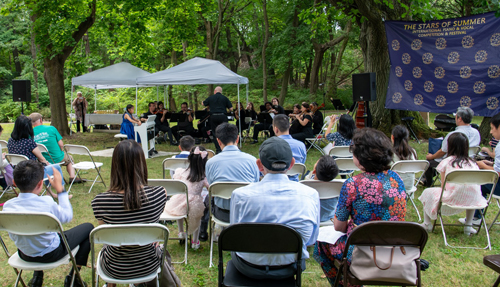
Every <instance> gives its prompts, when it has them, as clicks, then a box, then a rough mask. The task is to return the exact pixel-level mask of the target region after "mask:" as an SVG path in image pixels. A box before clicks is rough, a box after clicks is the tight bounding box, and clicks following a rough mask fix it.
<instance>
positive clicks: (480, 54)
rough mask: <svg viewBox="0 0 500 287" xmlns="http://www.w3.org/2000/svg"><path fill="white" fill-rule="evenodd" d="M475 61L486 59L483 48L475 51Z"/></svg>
mask: <svg viewBox="0 0 500 287" xmlns="http://www.w3.org/2000/svg"><path fill="white" fill-rule="evenodd" d="M474 58H475V59H476V62H477V63H484V62H486V59H488V53H486V51H485V50H480V51H477V53H476V56H475V57H474Z"/></svg>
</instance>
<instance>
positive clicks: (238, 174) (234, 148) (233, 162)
mask: <svg viewBox="0 0 500 287" xmlns="http://www.w3.org/2000/svg"><path fill="white" fill-rule="evenodd" d="M216 135H217V141H218V142H219V145H220V147H221V149H222V152H220V153H219V154H217V155H215V156H214V157H212V158H211V159H209V160H208V162H207V166H206V170H205V172H206V175H207V180H208V184H212V183H214V182H258V181H259V175H260V173H259V168H258V167H257V163H256V158H255V157H254V156H252V155H250V154H248V153H244V152H242V151H241V150H240V149H239V148H238V141H239V136H238V128H237V127H236V126H235V125H232V124H229V123H222V124H221V125H219V126H218V127H217V133H216ZM208 206H209V202H208V196H207V197H206V198H205V213H204V215H203V220H202V225H201V229H200V240H201V241H205V240H206V239H207V238H208V234H207V227H208V219H209V218H208V216H209V212H208ZM230 207H231V201H230V200H229V199H221V198H215V199H214V202H212V214H213V215H214V216H215V217H216V218H218V219H219V220H222V221H225V222H229V215H230V213H229V209H230Z"/></svg>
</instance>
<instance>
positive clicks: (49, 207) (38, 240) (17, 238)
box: [3, 192, 73, 257]
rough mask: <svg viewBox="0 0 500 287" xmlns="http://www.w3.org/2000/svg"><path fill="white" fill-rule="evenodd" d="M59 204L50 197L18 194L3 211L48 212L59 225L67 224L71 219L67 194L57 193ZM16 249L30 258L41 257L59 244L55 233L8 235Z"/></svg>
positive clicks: (71, 213)
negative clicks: (57, 220) (55, 218)
mask: <svg viewBox="0 0 500 287" xmlns="http://www.w3.org/2000/svg"><path fill="white" fill-rule="evenodd" d="M57 199H58V201H59V204H57V203H56V202H55V201H54V200H53V199H52V197H50V196H48V195H46V196H38V195H36V194H34V193H19V196H18V197H15V198H12V199H10V200H8V201H7V202H6V203H5V205H4V206H3V211H32V212H49V213H52V214H53V215H55V217H57V219H59V221H60V222H61V223H63V224H64V223H68V222H70V221H71V219H73V209H72V208H71V204H70V203H69V199H68V193H67V192H63V193H59V194H58V196H57ZM9 236H10V238H11V239H12V240H13V241H14V243H15V244H16V247H17V248H18V249H19V250H21V251H22V252H23V253H24V254H26V255H28V256H30V257H38V256H43V255H45V254H47V253H49V252H51V251H54V249H56V248H57V247H59V244H60V241H61V240H60V238H59V235H58V234H57V232H47V233H44V234H40V235H16V234H12V233H9Z"/></svg>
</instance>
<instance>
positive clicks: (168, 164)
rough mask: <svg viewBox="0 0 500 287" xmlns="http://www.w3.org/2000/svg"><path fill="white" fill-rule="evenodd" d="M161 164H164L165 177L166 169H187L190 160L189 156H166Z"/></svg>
mask: <svg viewBox="0 0 500 287" xmlns="http://www.w3.org/2000/svg"><path fill="white" fill-rule="evenodd" d="M161 165H162V166H163V178H166V177H165V176H166V174H165V170H170V171H174V170H176V169H178V168H184V169H186V168H188V167H189V161H188V160H187V158H166V159H164V160H163V162H162V164H161Z"/></svg>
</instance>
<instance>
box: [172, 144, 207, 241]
mask: <svg viewBox="0 0 500 287" xmlns="http://www.w3.org/2000/svg"><path fill="white" fill-rule="evenodd" d="M207 155H208V152H207V150H206V149H205V148H204V147H202V146H195V147H193V148H192V149H191V153H190V154H189V156H188V161H189V167H188V168H187V169H183V168H178V169H176V170H175V174H174V179H179V180H182V181H184V182H185V183H186V185H187V186H188V200H189V213H188V217H189V230H188V234H192V235H193V241H192V242H191V248H193V249H195V250H196V249H198V248H200V241H199V240H198V238H199V234H200V224H201V217H202V216H203V211H204V210H205V205H204V204H203V198H202V197H201V192H202V190H203V187H206V188H208V187H209V185H208V181H207V178H206V176H205V165H206V163H207V160H208V157H207ZM186 209H187V201H186V196H184V195H182V194H176V195H174V196H172V198H170V200H169V201H168V202H167V204H166V206H165V210H166V211H167V212H168V213H169V214H172V215H177V216H181V215H184V214H186ZM177 225H178V227H179V236H178V237H179V238H184V239H186V238H187V234H186V233H185V232H184V225H183V223H182V220H177Z"/></svg>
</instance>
